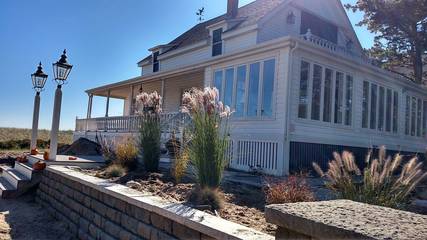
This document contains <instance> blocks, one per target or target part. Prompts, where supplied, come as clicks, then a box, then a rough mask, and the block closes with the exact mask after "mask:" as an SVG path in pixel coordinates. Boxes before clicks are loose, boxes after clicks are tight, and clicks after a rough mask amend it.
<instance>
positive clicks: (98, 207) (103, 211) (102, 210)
mask: <svg viewBox="0 0 427 240" xmlns="http://www.w3.org/2000/svg"><path fill="white" fill-rule="evenodd" d="M91 207H92V209H94V210H95V211H96V212H97V213H98V214H100V215H101V216H107V206H105V204H103V203H101V202H99V201H97V200H93V199H92V201H91Z"/></svg>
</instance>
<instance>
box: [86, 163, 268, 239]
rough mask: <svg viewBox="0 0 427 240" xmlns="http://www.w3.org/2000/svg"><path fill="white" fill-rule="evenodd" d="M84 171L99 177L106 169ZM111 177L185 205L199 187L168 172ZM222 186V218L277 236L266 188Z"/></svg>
mask: <svg viewBox="0 0 427 240" xmlns="http://www.w3.org/2000/svg"><path fill="white" fill-rule="evenodd" d="M81 171H83V172H85V173H86V174H89V175H92V176H98V177H99V176H100V173H101V172H102V171H103V170H102V169H100V170H81ZM110 180H111V181H112V182H115V183H119V184H124V185H126V183H128V182H129V181H134V182H136V183H139V184H129V187H131V188H133V189H136V190H139V191H143V192H150V193H152V194H153V195H156V196H159V197H162V198H164V199H166V200H169V201H172V202H178V203H183V204H187V198H188V196H189V194H190V192H191V190H192V189H193V187H194V186H195V184H194V183H192V182H191V180H190V179H184V181H183V183H179V184H174V183H173V179H172V178H171V176H170V175H169V174H167V173H163V174H160V173H150V174H149V173H135V172H131V173H129V174H127V175H126V176H123V177H121V178H113V179H110ZM220 189H221V191H222V193H223V198H224V204H223V205H224V207H223V208H222V209H221V210H220V211H218V212H217V214H218V215H219V217H221V218H224V219H226V220H229V221H232V222H235V223H238V224H241V225H244V226H247V227H250V228H253V229H256V230H258V231H261V232H264V233H267V234H271V235H274V232H275V230H276V226H275V225H274V224H269V223H267V222H266V221H265V217H264V206H265V199H264V193H263V191H262V189H259V188H255V187H250V186H247V185H243V184H236V183H228V182H224V183H223V184H222V185H221V188H220ZM204 211H205V212H208V213H210V214H213V215H216V213H214V212H211V211H210V210H204Z"/></svg>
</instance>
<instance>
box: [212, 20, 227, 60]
mask: <svg viewBox="0 0 427 240" xmlns="http://www.w3.org/2000/svg"><path fill="white" fill-rule="evenodd" d="M216 32H220V40H219V41H215V37H214V35H215V33H216ZM223 33H224V28H223V27H220V28H216V29H214V30H212V41H211V44H212V47H211V56H212V57H217V56H221V55H222V54H223V53H224V40H223V38H222V35H223ZM218 45H219V46H220V53H215V52H214V49H215V47H216V46H218Z"/></svg>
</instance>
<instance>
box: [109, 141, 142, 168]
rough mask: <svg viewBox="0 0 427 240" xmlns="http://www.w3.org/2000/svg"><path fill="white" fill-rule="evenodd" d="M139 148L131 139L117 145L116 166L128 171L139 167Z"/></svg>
mask: <svg viewBox="0 0 427 240" xmlns="http://www.w3.org/2000/svg"><path fill="white" fill-rule="evenodd" d="M137 157H138V148H137V147H136V145H135V143H134V141H133V140H131V139H129V138H128V139H126V140H125V141H124V142H122V143H120V144H118V145H117V150H116V160H115V161H114V163H115V164H118V165H121V166H124V167H126V168H128V169H135V168H136V166H137Z"/></svg>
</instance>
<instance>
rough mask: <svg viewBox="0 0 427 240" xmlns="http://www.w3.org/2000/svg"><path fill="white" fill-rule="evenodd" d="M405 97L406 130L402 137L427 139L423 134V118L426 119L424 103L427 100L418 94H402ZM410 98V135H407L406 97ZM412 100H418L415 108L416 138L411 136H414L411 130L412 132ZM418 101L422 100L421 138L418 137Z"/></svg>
mask: <svg viewBox="0 0 427 240" xmlns="http://www.w3.org/2000/svg"><path fill="white" fill-rule="evenodd" d="M402 95H403V99H404V106H403V107H404V113H405V115H404V119H403V120H404V121H403V122H404V128H403V133H402V135H403V136H404V138H405V139H412V140H413V139H427V134H426V135H425V136H423V135H422V134H423V117H424V109H423V102H424V101H427V98H425V97H423V96H421V95H419V94H416V93H413V92H406V93H403V94H402ZM407 96H408V97H410V104H409V134H406V129H405V127H406V107H407V106H406V97H407ZM412 98H415V99H416V107H415V134H414V136H412V135H411V134H412V132H411V130H412ZM418 100H421V122H420V123H421V126H420V127H421V128H420V133H421V136H417V130H418V122H417V116H418V108H417V107H418Z"/></svg>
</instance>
